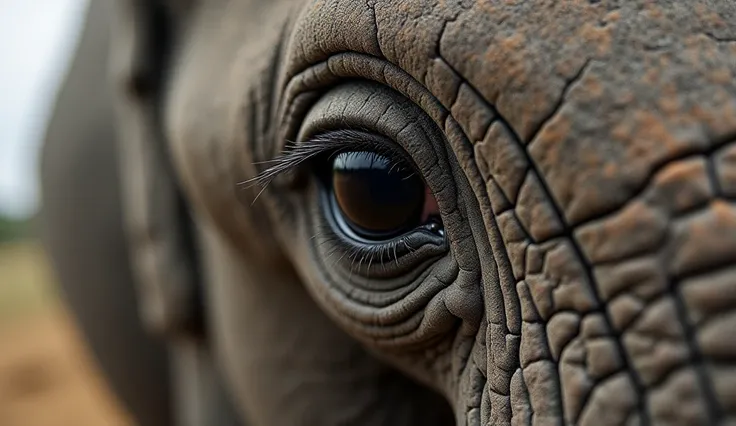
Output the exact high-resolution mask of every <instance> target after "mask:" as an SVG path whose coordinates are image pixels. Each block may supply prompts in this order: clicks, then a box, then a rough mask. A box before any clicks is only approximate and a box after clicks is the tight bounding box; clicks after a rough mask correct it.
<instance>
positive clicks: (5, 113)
mask: <svg viewBox="0 0 736 426" xmlns="http://www.w3.org/2000/svg"><path fill="white" fill-rule="evenodd" d="M86 4H87V0H0V215H10V216H13V217H23V216H25V215H28V214H30V213H32V212H34V211H35V209H36V207H37V205H38V179H37V176H36V165H37V163H38V149H39V147H40V138H41V137H43V131H44V125H45V122H46V120H47V118H48V115H49V113H50V108H51V106H52V102H53V100H54V96H55V94H56V90H57V86H58V84H59V82H60V79H61V78H62V77H63V75H64V73H65V71H66V67H67V66H68V64H69V60H70V56H71V54H72V52H73V50H74V48H75V47H76V42H77V38H78V36H79V34H80V30H81V23H82V19H83V17H84V7H85V5H86Z"/></svg>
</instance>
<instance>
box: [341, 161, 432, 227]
mask: <svg viewBox="0 0 736 426" xmlns="http://www.w3.org/2000/svg"><path fill="white" fill-rule="evenodd" d="M329 168H330V173H329V176H328V182H327V189H328V191H330V192H331V197H330V198H331V201H332V213H333V214H334V215H335V218H336V219H337V221H336V222H337V223H338V224H340V225H341V227H343V228H347V229H343V231H347V232H346V233H348V234H350V233H354V234H355V235H356V236H358V237H360V238H362V239H366V240H369V241H382V240H387V239H390V238H393V237H396V236H398V235H401V234H404V233H406V232H409V231H412V230H414V229H417V228H420V227H425V228H426V229H428V230H430V231H435V232H438V231H439V230H440V229H441V221H440V216H439V209H438V206H437V201H436V200H435V198H434V196H433V195H432V192H431V191H430V190H429V187H428V186H427V185H426V184H425V183H424V180H423V179H422V178H421V176H420V175H419V174H418V173H417V172H416V171H415V170H414V169H413V167H411V166H410V165H409V164H407V161H405V160H403V159H397V158H392V156H389V155H384V154H379V153H376V152H371V151H352V152H341V153H339V154H337V155H335V156H333V158H332V160H331V162H330V163H329Z"/></svg>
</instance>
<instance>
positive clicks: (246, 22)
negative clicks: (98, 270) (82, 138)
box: [52, 0, 736, 425]
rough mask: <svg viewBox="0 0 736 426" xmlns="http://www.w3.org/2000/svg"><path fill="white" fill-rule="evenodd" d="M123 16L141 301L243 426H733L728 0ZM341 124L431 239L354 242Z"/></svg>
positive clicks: (401, 5)
mask: <svg viewBox="0 0 736 426" xmlns="http://www.w3.org/2000/svg"><path fill="white" fill-rule="evenodd" d="M116 6H117V10H116V13H115V15H114V17H115V22H114V29H113V33H112V41H111V49H110V52H111V56H110V76H111V83H110V84H111V87H112V88H113V91H114V101H113V103H114V105H115V111H116V120H117V129H118V138H117V140H118V142H119V143H118V152H119V155H120V170H119V175H118V178H119V179H120V183H121V185H122V196H121V204H122V208H123V213H124V218H125V222H124V230H125V232H126V235H127V240H126V241H127V245H128V251H129V253H130V254H131V263H132V267H133V270H134V273H135V279H134V280H133V281H135V282H134V283H133V282H131V283H130V285H131V287H133V286H135V288H137V289H138V295H139V298H140V307H141V308H140V312H141V315H142V319H143V321H144V323H145V324H146V326H147V327H148V328H149V330H152V331H153V332H156V333H158V334H159V335H161V336H162V338H163V339H167V341H169V342H175V341H176V340H177V339H180V338H181V336H188V335H192V334H193V333H198V332H200V331H197V330H200V328H201V333H202V334H203V335H204V336H206V347H207V350H208V351H211V353H212V354H213V357H214V360H215V361H214V364H215V365H216V368H217V369H218V370H220V371H221V372H222V376H223V377H224V382H225V383H224V386H225V387H226V388H227V389H228V391H229V392H230V394H231V395H232V396H233V399H234V401H236V405H237V407H238V409H239V412H240V415H241V417H242V420H243V421H244V422H245V423H246V424H253V425H343V424H350V425H362V424H377V425H378V424H380V425H391V424H438V425H440V424H442V425H445V424H453V423H454V424H468V425H495V424H514V425H525V424H530V425H562V424H580V425H640V424H641V425H660V424H662V425H692V424H698V425H706V424H713V425H716V424H736V335H734V333H733V329H734V328H735V327H736V3H734V2H733V1H731V0H709V1H706V0H693V1H687V2H685V1H683V2H671V1H664V0H659V1H650V0H646V1H645V0H639V1H627V2H623V1H592V0H591V1H582V0H560V1H551V0H532V1H515V0H478V1H470V0H434V1H432V0H394V1H388V0H367V1H358V0H314V1H312V0H310V1H307V0H260V1H259V0H188V1H185V0H170V1H159V2H155V1H151V2H147V3H143V2H135V1H132V0H128V1H124V0H121V1H119V2H117V3H116ZM346 131H347V132H353V133H345V132H346ZM326 132H327V133H329V132H333V133H334V132H337V133H334V134H340V135H355V134H356V133H355V132H362V133H361V134H370V135H378V136H376V137H379V136H380V139H381V140H385V141H388V142H386V143H389V144H391V145H392V146H396V147H398V149H400V150H401V151H402V152H404V153H405V154H406V156H408V157H409V158H410V159H411V162H413V164H414V166H415V167H416V169H417V170H418V172H419V174H421V176H422V177H423V179H424V181H425V182H426V184H427V185H428V187H429V188H430V189H431V192H432V193H433V194H434V197H435V198H436V201H437V205H438V208H439V211H440V214H441V218H442V225H443V233H442V234H441V237H437V236H434V237H431V238H430V237H427V236H426V233H424V234H422V233H417V232H409V233H407V234H406V235H405V236H402V237H401V238H399V239H398V240H396V241H395V242H394V243H393V245H391V246H379V245H375V246H370V245H368V244H363V245H360V244H359V243H358V242H356V240H355V239H351V238H350V237H346V236H345V235H344V234H343V233H341V231H340V230H339V229H338V228H339V227H337V226H336V225H335V220H334V218H333V217H332V214H331V213H330V211H328V209H326V208H325V203H326V201H325V200H326V199H327V198H326V197H325V196H324V195H325V191H324V188H323V185H321V184H320V182H319V179H318V178H317V177H316V175H317V174H318V173H317V171H315V170H314V168H315V167H317V166H315V165H314V164H315V163H313V162H309V161H305V162H303V163H302V162H297V161H294V162H293V164H292V163H288V161H289V160H288V159H289V158H296V157H294V155H295V154H294V152H299V149H302V150H305V149H308V147H309V144H313V143H315V142H314V141H315V140H316V139H317V138H319V137H320V135H324V134H325V133H326ZM339 132H343V133H339ZM351 137H352V136H351ZM371 137H373V136H371ZM343 143H349V142H345V141H343ZM300 147H301V148H300ZM290 155H291V157H290ZM287 163H288V164H287ZM285 164H286V165H287V166H288V167H287V166H285ZM52 213H53V212H52ZM420 234H421V235H420ZM375 247H380V250H379V249H376V248H375ZM386 247H390V248H391V249H392V250H389V249H386ZM389 254H390V255H389Z"/></svg>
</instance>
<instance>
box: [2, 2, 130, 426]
mask: <svg viewBox="0 0 736 426" xmlns="http://www.w3.org/2000/svg"><path fill="white" fill-rule="evenodd" d="M86 5H87V0H50V1H49V0H0V10H1V11H2V12H0V425H2V426H67V425H68V426H87V425H90V426H92V425H94V426H98V425H102V426H106V425H131V424H132V423H131V422H130V420H129V418H128V417H127V415H126V413H124V411H123V410H122V409H121V407H120V404H119V403H118V402H117V401H116V400H115V398H114V396H113V395H112V394H111V392H110V391H109V389H108V388H107V387H106V386H105V383H104V379H103V378H102V376H101V375H100V372H99V369H98V367H97V366H96V365H95V363H94V362H93V361H92V358H91V355H90V352H89V350H88V348H87V347H86V346H85V345H84V343H83V341H82V339H81V336H80V334H79V331H78V329H77V327H76V325H75V323H74V320H73V319H72V318H71V317H70V316H69V314H68V312H67V310H66V308H65V306H64V303H63V301H62V298H61V297H60V293H59V291H58V290H57V287H56V284H55V282H54V276H53V273H52V271H51V270H50V268H49V265H48V260H47V259H46V257H45V254H44V252H43V249H42V247H41V245H40V243H39V241H38V230H37V228H36V224H35V217H36V214H37V211H38V208H39V201H38V200H39V190H38V187H39V184H38V172H37V166H38V160H39V149H40V147H41V143H42V138H43V135H44V130H45V126H46V121H47V120H48V118H49V114H50V113H51V109H52V107H53V102H54V99H55V96H56V92H57V89H58V86H59V84H60V82H61V81H62V79H63V77H64V75H65V73H66V70H67V67H68V65H69V62H70V60H71V55H72V54H73V52H74V49H75V47H76V44H77V42H78V38H79V35H80V30H81V27H82V20H83V18H84V11H85V7H86Z"/></svg>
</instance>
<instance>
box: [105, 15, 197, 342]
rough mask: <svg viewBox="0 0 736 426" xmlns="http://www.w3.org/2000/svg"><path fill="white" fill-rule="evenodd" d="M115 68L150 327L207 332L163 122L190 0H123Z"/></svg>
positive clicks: (124, 164) (127, 207) (129, 212)
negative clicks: (169, 66)
mask: <svg viewBox="0 0 736 426" xmlns="http://www.w3.org/2000/svg"><path fill="white" fill-rule="evenodd" d="M116 6H117V10H116V14H115V22H114V23H113V28H112V45H111V49H110V52H111V53H110V54H111V57H110V66H111V73H112V82H113V85H114V94H115V97H116V99H115V106H116V114H117V117H116V118H117V122H118V129H117V131H118V136H119V137H118V141H119V142H118V145H119V154H120V155H119V157H120V161H121V167H120V173H121V176H120V178H121V185H122V188H123V209H124V211H123V216H124V220H125V231H126V236H127V240H128V246H129V250H130V254H131V261H132V264H133V270H134V274H135V276H136V282H137V286H138V289H137V291H138V294H139V297H138V298H139V306H140V311H141V312H140V313H141V316H142V320H143V323H144V325H145V326H146V327H147V328H148V329H149V330H151V331H153V332H155V333H157V334H165V335H171V334H180V333H184V334H187V335H191V334H192V333H196V334H198V333H200V332H201V331H202V329H203V328H202V324H201V323H202V318H203V317H204V316H203V315H202V312H201V311H202V309H201V304H200V296H199V294H200V290H199V289H200V285H199V284H200V283H199V281H200V279H199V276H198V268H197V265H198V261H197V259H196V252H195V250H194V247H195V244H194V241H193V238H194V234H195V232H193V226H194V225H193V222H192V220H191V216H190V214H189V211H188V210H187V208H186V204H185V203H184V200H183V197H182V192H181V190H180V188H179V187H178V185H177V180H176V178H175V176H174V170H173V166H172V164H171V162H170V156H169V155H168V152H167V150H168V148H167V144H166V141H165V140H164V136H163V135H164V133H163V131H162V125H161V119H160V117H161V105H162V98H163V94H164V88H165V86H164V81H165V75H164V70H165V69H166V62H167V57H168V52H169V47H170V46H171V45H172V42H173V39H174V28H175V26H174V22H175V21H178V20H179V19H181V14H184V13H186V12H187V10H188V8H189V7H191V6H192V5H191V1H185V0H176V1H172V0H168V1H165V0H119V1H117V5H116Z"/></svg>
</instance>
